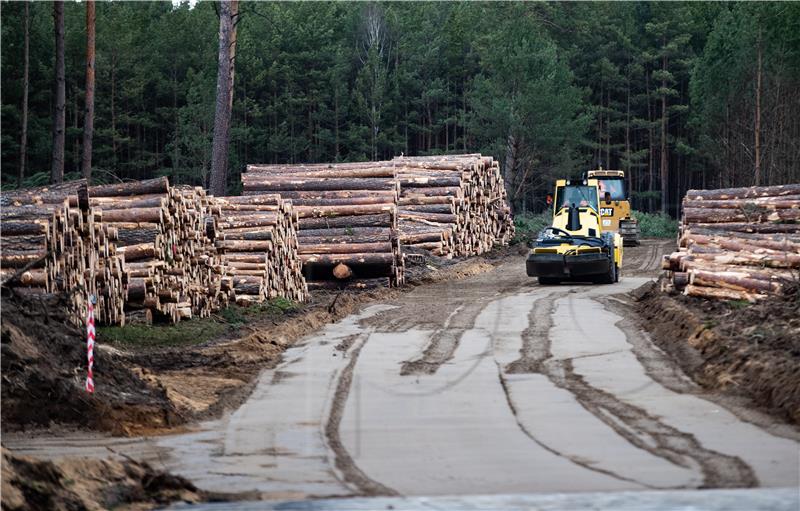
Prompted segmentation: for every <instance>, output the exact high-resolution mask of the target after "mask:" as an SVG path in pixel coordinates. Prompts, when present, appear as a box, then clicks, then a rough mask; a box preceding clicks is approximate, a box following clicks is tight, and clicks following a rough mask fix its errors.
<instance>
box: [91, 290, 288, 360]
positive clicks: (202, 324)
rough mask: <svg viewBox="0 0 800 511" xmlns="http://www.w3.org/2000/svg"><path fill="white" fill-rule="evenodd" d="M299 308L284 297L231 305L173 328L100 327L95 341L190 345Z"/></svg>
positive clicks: (148, 345) (145, 345)
mask: <svg viewBox="0 0 800 511" xmlns="http://www.w3.org/2000/svg"><path fill="white" fill-rule="evenodd" d="M300 307H301V305H300V304H298V303H295V302H293V301H291V300H287V299H286V298H273V299H271V300H269V301H267V302H264V303H261V304H254V305H251V306H248V307H240V306H238V305H231V306H229V307H227V308H225V309H223V310H222V311H220V313H219V315H217V316H214V317H211V318H204V319H191V320H187V321H181V322H180V323H178V324H177V325H153V326H144V325H126V326H123V327H118V326H115V327H100V328H98V340H99V342H106V343H109V344H114V345H119V346H122V347H129V348H145V349H147V348H168V347H179V346H191V345H197V344H203V343H205V342H208V341H211V340H214V339H218V338H220V337H225V336H228V335H235V334H236V332H238V331H239V329H240V328H241V327H242V326H244V325H247V324H250V323H257V322H258V321H262V320H264V319H277V318H280V317H283V316H285V315H287V314H291V313H292V312H294V311H296V310H299V308H300Z"/></svg>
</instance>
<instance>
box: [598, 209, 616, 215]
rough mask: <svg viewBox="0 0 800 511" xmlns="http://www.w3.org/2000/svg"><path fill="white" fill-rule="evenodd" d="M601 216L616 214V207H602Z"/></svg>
mask: <svg viewBox="0 0 800 511" xmlns="http://www.w3.org/2000/svg"><path fill="white" fill-rule="evenodd" d="M600 216H614V208H600Z"/></svg>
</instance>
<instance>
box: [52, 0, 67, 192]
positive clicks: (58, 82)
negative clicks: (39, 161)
mask: <svg viewBox="0 0 800 511" xmlns="http://www.w3.org/2000/svg"><path fill="white" fill-rule="evenodd" d="M53 21H54V31H55V38H56V44H55V49H56V67H55V89H56V90H55V101H56V103H55V112H54V113H53V153H52V159H51V163H52V164H51V167H50V181H51V182H52V183H61V182H63V181H64V134H65V131H66V115H65V114H66V107H67V105H66V102H67V99H66V96H67V94H66V89H65V87H66V85H65V80H64V2H63V1H55V2H53Z"/></svg>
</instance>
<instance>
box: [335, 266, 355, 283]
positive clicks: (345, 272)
mask: <svg viewBox="0 0 800 511" xmlns="http://www.w3.org/2000/svg"><path fill="white" fill-rule="evenodd" d="M333 276H334V277H336V278H337V279H340V280H342V279H349V278H350V277H352V276H353V270H352V269H350V267H349V266H347V265H346V264H343V263H339V264H337V265H336V266H334V267H333Z"/></svg>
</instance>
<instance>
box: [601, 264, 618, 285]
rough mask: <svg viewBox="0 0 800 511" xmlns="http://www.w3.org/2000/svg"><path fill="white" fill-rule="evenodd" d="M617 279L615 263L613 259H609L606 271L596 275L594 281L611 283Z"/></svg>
mask: <svg viewBox="0 0 800 511" xmlns="http://www.w3.org/2000/svg"><path fill="white" fill-rule="evenodd" d="M618 279H619V277H618V270H617V265H616V264H615V263H614V262H613V261H610V262H609V265H608V271H607V272H606V273H605V274H603V275H601V276H600V277H598V278H597V280H595V282H597V283H598V284H613V283H614V282H617V280H618Z"/></svg>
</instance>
